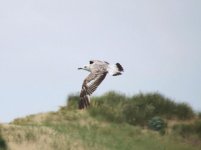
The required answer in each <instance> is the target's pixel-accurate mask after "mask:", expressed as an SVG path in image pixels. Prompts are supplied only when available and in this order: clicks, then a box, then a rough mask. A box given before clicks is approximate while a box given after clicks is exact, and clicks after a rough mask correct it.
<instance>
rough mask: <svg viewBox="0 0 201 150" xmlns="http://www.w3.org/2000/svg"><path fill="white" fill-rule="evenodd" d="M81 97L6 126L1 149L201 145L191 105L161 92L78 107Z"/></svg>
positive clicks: (143, 149) (180, 148)
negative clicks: (56, 109) (55, 108)
mask: <svg viewBox="0 0 201 150" xmlns="http://www.w3.org/2000/svg"><path fill="white" fill-rule="evenodd" d="M78 100H79V97H78V96H77V95H70V96H69V98H68V104H67V105H66V106H63V107H61V108H60V109H59V110H58V111H57V112H49V113H43V114H36V115H30V116H27V117H25V118H18V119H15V120H14V121H13V122H11V123H10V124H6V125H1V126H0V150H7V149H8V150H68V149H69V150H147V149H149V150H200V149H201V119H200V117H199V115H197V114H195V112H193V110H192V109H191V107H190V106H188V105H187V104H185V103H175V102H174V101H173V100H171V99H169V98H166V97H164V96H163V95H161V94H159V93H149V94H142V93H141V94H138V95H134V96H132V97H127V96H125V95H124V94H119V93H115V92H109V93H106V94H105V95H103V96H100V97H93V99H92V104H91V107H90V108H89V109H86V110H77V101H78ZM195 144H196V146H195Z"/></svg>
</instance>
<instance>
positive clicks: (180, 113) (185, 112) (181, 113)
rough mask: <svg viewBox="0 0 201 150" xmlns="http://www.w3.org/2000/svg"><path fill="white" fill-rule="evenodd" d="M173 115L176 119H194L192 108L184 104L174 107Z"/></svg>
mask: <svg viewBox="0 0 201 150" xmlns="http://www.w3.org/2000/svg"><path fill="white" fill-rule="evenodd" d="M175 114H176V115H177V118H178V119H181V120H187V119H191V118H193V117H194V115H195V114H194V112H193V110H192V108H191V107H190V106H189V105H188V104H186V103H180V104H177V105H176V109H175Z"/></svg>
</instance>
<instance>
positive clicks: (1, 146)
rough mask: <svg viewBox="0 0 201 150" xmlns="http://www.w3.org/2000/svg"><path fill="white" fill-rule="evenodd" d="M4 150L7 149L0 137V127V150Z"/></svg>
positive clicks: (0, 136)
mask: <svg viewBox="0 0 201 150" xmlns="http://www.w3.org/2000/svg"><path fill="white" fill-rule="evenodd" d="M6 149H7V144H6V141H5V140H4V139H3V137H2V135H1V127H0V150H6Z"/></svg>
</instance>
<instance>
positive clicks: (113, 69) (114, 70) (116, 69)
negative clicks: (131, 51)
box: [108, 63, 124, 76]
mask: <svg viewBox="0 0 201 150" xmlns="http://www.w3.org/2000/svg"><path fill="white" fill-rule="evenodd" d="M123 71H124V69H123V67H122V66H121V65H120V64H119V63H116V64H115V65H109V67H108V73H109V74H110V75H112V76H117V75H121V74H122V72H123Z"/></svg>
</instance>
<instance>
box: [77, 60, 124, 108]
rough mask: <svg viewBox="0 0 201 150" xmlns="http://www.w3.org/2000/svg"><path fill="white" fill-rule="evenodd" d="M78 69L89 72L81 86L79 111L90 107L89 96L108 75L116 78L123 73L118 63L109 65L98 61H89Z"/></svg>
mask: <svg viewBox="0 0 201 150" xmlns="http://www.w3.org/2000/svg"><path fill="white" fill-rule="evenodd" d="M78 69H79V70H86V71H89V72H90V74H89V75H88V76H87V77H86V78H85V79H84V81H83V84H82V89H81V92H80V101H79V109H84V108H87V107H89V106H90V95H91V94H92V93H93V92H94V91H95V90H96V89H97V87H98V86H99V85H100V84H101V82H102V81H103V80H104V79H105V77H106V75H107V74H108V73H109V74H110V75H112V76H117V75H121V74H122V72H123V71H124V69H123V67H122V66H121V65H120V64H119V63H116V64H114V65H110V64H109V63H108V62H106V61H100V60H90V61H89V64H87V65H85V66H84V67H83V68H78Z"/></svg>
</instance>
